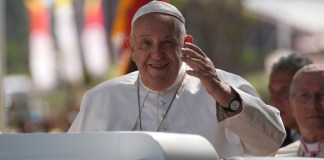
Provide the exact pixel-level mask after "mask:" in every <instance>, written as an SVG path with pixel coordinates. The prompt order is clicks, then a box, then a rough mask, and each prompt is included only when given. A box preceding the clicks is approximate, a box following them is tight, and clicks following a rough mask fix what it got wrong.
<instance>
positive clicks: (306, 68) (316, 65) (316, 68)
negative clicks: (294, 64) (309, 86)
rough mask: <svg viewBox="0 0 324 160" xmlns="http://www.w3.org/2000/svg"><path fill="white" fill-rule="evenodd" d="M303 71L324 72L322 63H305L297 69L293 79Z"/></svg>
mask: <svg viewBox="0 0 324 160" xmlns="http://www.w3.org/2000/svg"><path fill="white" fill-rule="evenodd" d="M303 73H324V64H323V63H314V64H309V65H306V66H304V67H303V68H301V69H299V70H298V71H297V73H296V74H295V75H294V79H296V78H297V77H298V76H299V75H300V74H303Z"/></svg>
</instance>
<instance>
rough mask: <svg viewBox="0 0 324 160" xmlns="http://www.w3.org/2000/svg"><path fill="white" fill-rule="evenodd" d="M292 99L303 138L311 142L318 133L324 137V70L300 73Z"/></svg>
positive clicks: (294, 112)
mask: <svg viewBox="0 0 324 160" xmlns="http://www.w3.org/2000/svg"><path fill="white" fill-rule="evenodd" d="M290 100H291V102H292V109H293V114H294V116H295V118H296V121H297V123H298V126H299V129H300V132H301V134H302V136H303V138H304V139H305V140H307V141H310V142H311V141H313V140H314V139H313V138H314V137H316V135H317V134H318V135H319V136H321V135H322V137H321V138H324V72H316V73H302V74H301V75H299V76H298V77H297V79H296V83H295V90H294V94H293V95H292V96H291V97H290ZM317 138H319V137H317ZM321 138H320V139H321ZM317 140H318V139H317ZM314 141H315V140H314Z"/></svg>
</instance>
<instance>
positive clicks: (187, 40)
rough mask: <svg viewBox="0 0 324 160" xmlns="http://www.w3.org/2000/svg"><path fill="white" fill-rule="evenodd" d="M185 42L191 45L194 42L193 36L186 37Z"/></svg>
mask: <svg viewBox="0 0 324 160" xmlns="http://www.w3.org/2000/svg"><path fill="white" fill-rule="evenodd" d="M184 41H185V42H189V43H192V42H193V38H192V36H191V35H186V37H185V40H184Z"/></svg>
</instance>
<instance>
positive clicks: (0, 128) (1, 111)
mask: <svg viewBox="0 0 324 160" xmlns="http://www.w3.org/2000/svg"><path fill="white" fill-rule="evenodd" d="M4 6H5V0H0V132H5V124H6V122H5V121H6V118H5V105H4V95H3V94H4V91H3V81H2V80H3V75H4V73H3V71H4V64H6V63H5V61H4V57H5V51H6V48H5V47H6V46H5V35H6V34H5V7H4Z"/></svg>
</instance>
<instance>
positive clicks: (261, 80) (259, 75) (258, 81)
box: [242, 71, 269, 103]
mask: <svg viewBox="0 0 324 160" xmlns="http://www.w3.org/2000/svg"><path fill="white" fill-rule="evenodd" d="M242 77H244V78H245V79H246V80H247V81H249V82H250V83H251V84H252V86H253V87H254V88H255V89H256V91H257V92H258V93H259V96H260V97H261V99H262V100H263V101H264V102H265V103H269V91H268V85H269V74H268V73H266V72H264V71H260V72H253V73H248V74H244V75H242Z"/></svg>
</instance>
